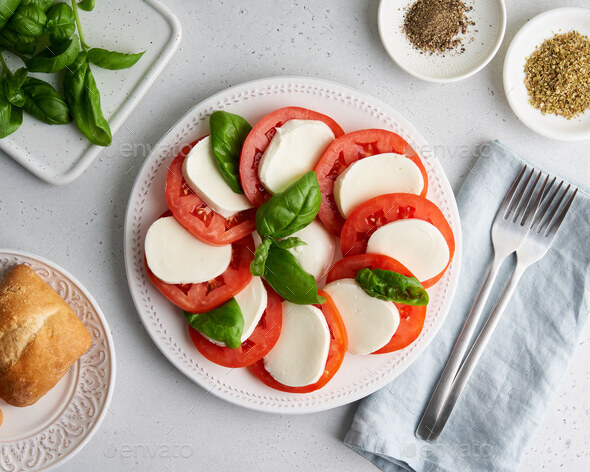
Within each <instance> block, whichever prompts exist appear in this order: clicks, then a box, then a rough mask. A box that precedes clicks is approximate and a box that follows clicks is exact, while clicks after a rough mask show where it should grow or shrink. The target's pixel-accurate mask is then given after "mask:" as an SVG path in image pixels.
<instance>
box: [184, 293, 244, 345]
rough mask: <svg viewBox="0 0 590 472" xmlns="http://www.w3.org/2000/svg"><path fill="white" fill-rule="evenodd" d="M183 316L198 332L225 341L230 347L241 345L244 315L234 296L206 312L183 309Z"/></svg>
mask: <svg viewBox="0 0 590 472" xmlns="http://www.w3.org/2000/svg"><path fill="white" fill-rule="evenodd" d="M184 316H185V317H186V319H187V321H188V323H189V324H190V325H191V326H192V327H193V328H195V329H196V330H197V331H199V332H200V333H203V334H205V335H207V336H209V337H210V338H212V339H215V340H216V341H219V342H223V343H225V345H226V346H227V347H229V348H231V349H237V348H239V347H240V346H241V344H242V340H241V338H242V333H243V331H244V316H243V315H242V310H241V309H240V305H238V302H237V301H236V299H235V298H231V299H229V300H228V301H227V302H225V303H224V304H223V305H221V306H219V307H217V308H215V309H214V310H211V311H208V312H207V313H198V314H193V313H188V312H187V311H185V312H184Z"/></svg>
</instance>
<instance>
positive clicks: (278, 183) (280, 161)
mask: <svg viewBox="0 0 590 472" xmlns="http://www.w3.org/2000/svg"><path fill="white" fill-rule="evenodd" d="M333 140H334V133H333V132H332V130H331V129H330V127H329V126H328V125H327V124H326V123H324V122H323V121H315V120H289V121H287V122H286V123H285V124H284V125H283V126H281V127H280V128H277V132H276V134H275V135H274V137H273V138H272V140H271V142H270V144H269V145H268V147H267V148H266V150H265V151H264V154H263V155H262V158H261V159H260V166H259V168H258V176H259V177H260V181H261V182H262V185H264V187H265V188H266V190H268V191H269V192H270V193H278V192H282V191H283V190H285V189H286V188H287V187H288V186H289V185H291V184H292V183H293V182H295V181H296V180H297V179H298V178H300V177H301V176H302V175H303V174H305V173H306V172H308V171H310V170H313V168H314V166H315V164H316V162H317V161H318V160H319V158H320V156H321V155H322V153H323V152H324V150H325V149H326V147H328V144H330V143H331V142H332V141H333Z"/></svg>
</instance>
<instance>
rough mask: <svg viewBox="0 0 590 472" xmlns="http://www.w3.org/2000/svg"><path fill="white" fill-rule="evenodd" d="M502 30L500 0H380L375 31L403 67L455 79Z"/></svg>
mask: <svg viewBox="0 0 590 472" xmlns="http://www.w3.org/2000/svg"><path fill="white" fill-rule="evenodd" d="M505 30H506V7H505V5H504V1H503V0H409V1H408V0H381V3H380V4H379V34H380V36H381V41H382V42H383V46H384V47H385V50H386V51H387V53H388V54H389V55H390V56H391V58H392V59H393V60H394V61H395V62H396V63H397V64H398V65H399V66H400V67H401V68H402V69H404V70H405V71H406V72H408V73H409V74H411V75H413V76H415V77H418V78H419V79H422V80H427V81H430V82H439V83H440V82H455V81H458V80H462V79H465V78H467V77H470V76H471V75H473V74H475V73H476V72H478V71H480V70H481V69H483V68H484V67H485V66H486V65H487V64H488V63H489V62H490V61H491V60H492V58H493V57H494V56H495V54H496V52H497V51H498V48H499V47H500V44H502V39H503V38H504V32H505Z"/></svg>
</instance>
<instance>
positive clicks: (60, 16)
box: [45, 3, 76, 44]
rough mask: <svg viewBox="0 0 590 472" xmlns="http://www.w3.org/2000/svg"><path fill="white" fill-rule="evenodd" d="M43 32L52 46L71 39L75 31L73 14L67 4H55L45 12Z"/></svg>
mask: <svg viewBox="0 0 590 472" xmlns="http://www.w3.org/2000/svg"><path fill="white" fill-rule="evenodd" d="M45 31H46V32H47V33H49V39H50V40H51V43H52V44H58V43H60V42H61V41H66V40H68V39H70V38H71V37H72V35H73V34H74V31H76V21H75V18H74V12H73V10H72V8H71V7H70V6H69V5H68V4H67V3H56V4H55V5H53V6H52V7H51V9H50V10H49V11H48V12H47V23H45Z"/></svg>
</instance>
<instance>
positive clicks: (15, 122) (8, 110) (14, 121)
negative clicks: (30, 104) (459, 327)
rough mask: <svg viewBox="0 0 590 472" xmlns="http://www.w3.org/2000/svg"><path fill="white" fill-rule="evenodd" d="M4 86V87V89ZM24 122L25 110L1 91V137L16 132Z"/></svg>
mask: <svg viewBox="0 0 590 472" xmlns="http://www.w3.org/2000/svg"><path fill="white" fill-rule="evenodd" d="M3 88H4V87H2V89H3ZM22 122H23V111H22V109H20V108H19V107H16V106H14V105H13V104H12V103H10V102H9V101H8V100H7V99H6V97H5V96H4V93H3V90H2V92H1V93H0V139H1V138H5V137H6V136H8V135H9V134H12V133H14V132H15V131H16V130H17V129H18V128H19V127H20V125H21V124H22Z"/></svg>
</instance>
